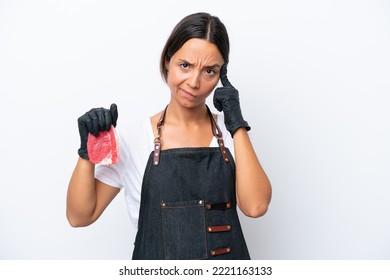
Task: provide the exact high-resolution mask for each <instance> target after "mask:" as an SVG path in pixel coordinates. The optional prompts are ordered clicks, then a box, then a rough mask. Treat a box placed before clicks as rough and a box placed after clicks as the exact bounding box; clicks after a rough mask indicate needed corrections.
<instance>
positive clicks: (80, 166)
mask: <svg viewBox="0 0 390 280" xmlns="http://www.w3.org/2000/svg"><path fill="white" fill-rule="evenodd" d="M117 119H118V110H117V107H116V105H115V104H112V105H111V107H110V109H109V110H108V109H104V108H95V109H92V110H90V111H89V112H87V113H85V114H84V115H83V116H81V117H80V118H79V119H78V126H79V133H80V142H81V144H80V149H79V150H78V154H79V156H80V158H79V160H78V162H77V165H76V167H75V169H74V171H73V174H72V177H71V179H70V182H69V187H68V194H67V202H66V206H67V207H66V216H67V218H68V221H69V223H70V225H71V226H73V227H81V226H87V225H90V224H92V223H93V222H95V221H96V220H97V219H98V218H99V217H100V215H101V214H102V213H103V211H104V209H105V208H106V207H107V206H108V204H110V202H111V201H112V200H113V199H114V197H115V196H116V195H117V194H118V192H119V189H117V188H113V187H111V186H109V185H107V184H104V183H102V182H100V181H99V180H96V179H95V164H93V163H92V162H90V161H89V155H88V149H87V142H88V134H89V133H92V134H94V135H95V136H97V135H98V134H99V132H100V131H104V130H109V128H110V127H111V125H114V126H116V121H117Z"/></svg>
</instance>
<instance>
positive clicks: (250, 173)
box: [233, 128, 272, 218]
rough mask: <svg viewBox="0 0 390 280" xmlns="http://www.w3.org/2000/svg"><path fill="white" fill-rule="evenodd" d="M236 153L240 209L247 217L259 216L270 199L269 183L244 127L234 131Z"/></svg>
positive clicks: (237, 192) (265, 210)
mask: <svg viewBox="0 0 390 280" xmlns="http://www.w3.org/2000/svg"><path fill="white" fill-rule="evenodd" d="M233 140H234V154H235V155H236V156H235V158H236V195H237V203H238V206H239V207H240V209H241V211H242V212H243V213H244V214H245V215H247V216H249V217H253V218H256V217H260V216H262V215H264V214H265V213H266V212H267V210H268V205H269V203H270V201H271V193H272V190H271V184H270V182H269V180H268V177H267V175H266V174H265V172H264V170H263V168H262V166H261V164H260V162H259V160H258V158H257V156H256V153H255V151H254V149H253V146H252V143H251V142H250V139H249V136H248V132H247V130H246V129H245V128H239V129H238V130H237V131H236V132H235V133H234V137H233Z"/></svg>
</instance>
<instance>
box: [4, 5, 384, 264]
mask: <svg viewBox="0 0 390 280" xmlns="http://www.w3.org/2000/svg"><path fill="white" fill-rule="evenodd" d="M198 11H207V12H210V13H212V14H214V15H217V16H219V17H220V18H221V20H222V21H223V22H224V23H225V25H226V26H227V29H228V32H229V35H230V38H231V57H230V66H229V78H230V81H231V82H232V83H233V84H234V85H235V86H236V87H237V88H238V89H239V90H240V94H241V95H240V96H241V103H242V104H241V105H242V110H243V112H244V116H245V118H246V119H247V120H248V122H249V123H250V125H251V126H252V138H253V143H254V145H255V148H256V150H257V152H258V155H259V158H260V160H261V162H262V164H263V167H264V168H265V170H266V171H267V174H268V175H269V177H270V180H271V182H272V186H273V200H272V202H271V205H270V209H269V211H268V213H267V214H266V215H265V216H264V217H262V218H259V219H250V218H246V217H242V219H241V220H242V224H243V229H244V233H245V235H246V237H247V242H248V246H249V248H250V252H251V255H252V258H254V259H276V260H277V259H389V258H390V238H389V236H390V218H389V214H390V203H389V201H390V188H389V187H390V172H389V168H390V146H389V145H390V128H389V120H390V110H389V99H390V98H389V94H390V52H389V50H390V3H389V2H388V1H386V0H383V1H380V0H366V1H363V0H361V1H359V0H354V1H353V0H350V1H348V0H337V1H336V0H327V1H309V0H307V1H305V0H296V1H286V0H285V1H282V0H272V1H271V0H263V1H236V0H234V1H227V0H223V1H221V0H213V1H201V0H196V1H195V0H192V1H182V0H181V1H167V0H165V1H147V0H145V1H125V0H123V1H108V0H106V1H103V0H101V1H93V0H89V1H88V0H77V1H76V0H67V1H53V0H47V1H44V0H36V1H21V0H16V1H11V0H9V1H6V0H0V98H1V103H0V104H1V110H0V121H1V137H0V146H1V163H0V164H1V168H0V172H1V173H0V259H128V258H130V257H131V250H132V243H133V237H134V232H132V231H131V229H130V224H129V219H128V216H127V212H126V211H127V210H126V207H125V203H124V198H123V193H120V195H119V196H118V197H117V198H116V199H115V200H114V201H113V202H112V204H111V205H110V206H109V208H108V209H107V211H106V212H105V213H104V214H103V216H102V217H101V218H100V219H99V220H98V221H97V222H96V223H95V224H94V225H92V226H90V227H87V228H78V229H74V228H71V227H70V226H69V225H68V223H67V220H66V217H65V200H66V191H67V185H68V181H69V178H70V176H71V173H72V171H73V167H74V165H75V163H76V160H77V149H78V145H79V136H78V129H77V122H76V120H77V118H78V117H79V116H80V115H81V114H83V113H84V112H85V111H87V110H89V109H90V108H92V107H100V106H103V107H108V106H109V105H110V104H111V103H112V102H116V103H117V104H118V108H119V120H118V125H120V124H121V122H122V123H125V122H126V120H129V119H130V118H134V117H139V116H142V117H144V116H148V115H151V114H154V113H156V112H157V111H159V110H160V109H162V108H163V106H165V105H166V103H167V102H168V100H169V92H168V89H167V87H166V85H165V84H164V83H163V82H162V80H161V78H160V74H159V57H160V53H161V50H162V47H163V45H164V43H165V41H166V39H167V37H168V35H169V33H170V31H171V29H172V28H173V27H174V25H175V24H176V23H177V22H178V21H179V20H180V19H181V18H182V17H184V16H186V15H187V14H190V13H193V12H198ZM134 133H135V136H136V132H134Z"/></svg>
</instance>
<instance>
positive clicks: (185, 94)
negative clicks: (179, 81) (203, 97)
mask: <svg viewBox="0 0 390 280" xmlns="http://www.w3.org/2000/svg"><path fill="white" fill-rule="evenodd" d="M180 90H181V92H182V95H183V96H184V97H186V98H187V99H195V98H196V95H194V94H192V93H190V92H188V91H186V90H184V89H182V88H181V89H180Z"/></svg>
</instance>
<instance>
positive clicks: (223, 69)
mask: <svg viewBox="0 0 390 280" xmlns="http://www.w3.org/2000/svg"><path fill="white" fill-rule="evenodd" d="M220 79H221V83H222V85H223V86H224V87H228V86H232V84H231V83H230V82H229V80H228V77H227V65H226V64H224V65H222V67H221V74H220Z"/></svg>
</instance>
